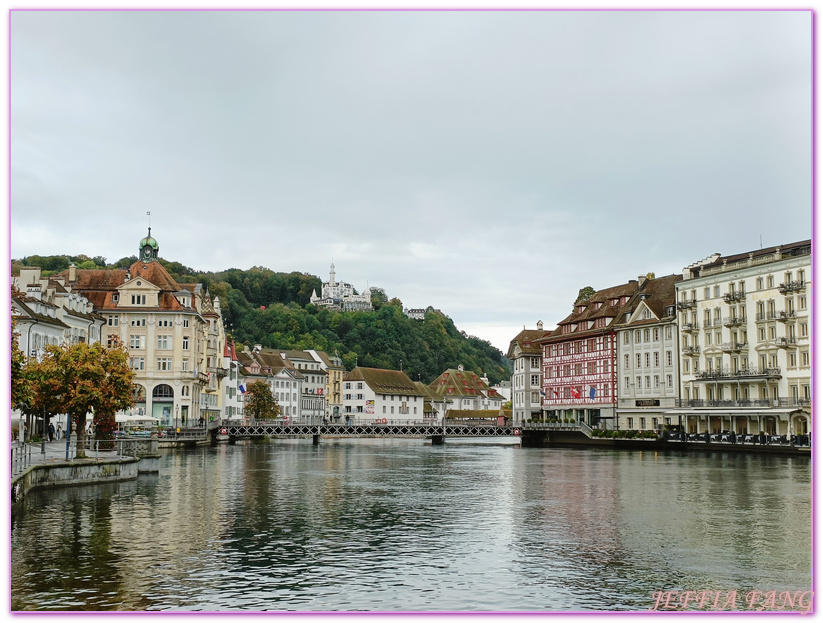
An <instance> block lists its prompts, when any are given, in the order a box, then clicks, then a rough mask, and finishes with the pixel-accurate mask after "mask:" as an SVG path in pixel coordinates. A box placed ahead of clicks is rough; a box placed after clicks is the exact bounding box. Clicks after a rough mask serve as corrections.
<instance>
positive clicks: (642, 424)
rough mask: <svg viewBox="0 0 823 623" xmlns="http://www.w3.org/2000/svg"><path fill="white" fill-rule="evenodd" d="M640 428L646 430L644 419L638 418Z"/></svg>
mask: <svg viewBox="0 0 823 623" xmlns="http://www.w3.org/2000/svg"><path fill="white" fill-rule="evenodd" d="M640 428H646V418H644V417H642V418H640Z"/></svg>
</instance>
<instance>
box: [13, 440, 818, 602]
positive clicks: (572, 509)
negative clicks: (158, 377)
mask: <svg viewBox="0 0 823 623" xmlns="http://www.w3.org/2000/svg"><path fill="white" fill-rule="evenodd" d="M810 509H811V506H810V469H809V461H808V460H805V461H804V460H799V459H796V458H791V457H788V458H787V457H772V456H754V455H752V456H747V455H723V454H706V455H695V454H684V455H679V454H675V453H668V454H664V453H654V452H622V453H621V452H614V451H609V450H603V451H599V450H580V449H562V450H561V449H556V450H542V449H521V448H519V447H512V446H509V447H498V446H457V445H455V446H449V445H448V444H447V445H446V446H443V447H432V446H427V445H424V444H423V443H422V442H418V441H409V440H339V441H335V440H323V442H322V443H321V445H320V446H319V447H313V446H311V444H310V443H307V442H306V441H304V440H295V441H278V442H275V443H272V444H266V445H246V446H219V447H217V448H200V449H197V450H194V451H190V452H176V453H169V454H167V455H165V456H164V458H163V460H162V465H161V471H160V474H159V475H156V476H148V477H146V476H141V477H140V478H138V480H137V481H133V482H129V483H122V484H119V485H118V484H111V485H100V486H94V487H75V488H67V489H58V490H54V491H48V492H40V493H37V494H33V495H31V496H29V497H28V498H27V499H26V500H24V502H23V503H22V506H21V508H19V509H16V510H15V514H14V516H13V518H12V519H13V523H12V548H13V549H12V609H13V610H203V611H212V610H230V609H244V610H317V611H328V610H381V611H396V610H495V611H500V610H584V609H585V610H615V609H645V608H648V607H650V605H651V603H650V601H651V595H652V593H653V592H654V591H658V590H687V589H688V590H694V589H703V590H705V589H725V590H729V589H734V588H736V589H738V590H743V589H747V588H758V589H761V590H762V589H768V590H804V589H807V588H808V586H809V584H810V580H809V577H810V560H811V556H810V545H809V544H810V542H811V536H810V535H811V530H810V513H811V510H810Z"/></svg>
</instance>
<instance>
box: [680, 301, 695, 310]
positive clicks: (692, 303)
mask: <svg viewBox="0 0 823 623" xmlns="http://www.w3.org/2000/svg"><path fill="white" fill-rule="evenodd" d="M692 307H697V299H687V300H685V301H678V303H677V309H691V308H692Z"/></svg>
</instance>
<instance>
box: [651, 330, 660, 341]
mask: <svg viewBox="0 0 823 623" xmlns="http://www.w3.org/2000/svg"><path fill="white" fill-rule="evenodd" d="M652 340H654V341H655V342H657V341H659V340H660V329H653V330H652Z"/></svg>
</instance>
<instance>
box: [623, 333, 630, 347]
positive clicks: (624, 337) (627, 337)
mask: <svg viewBox="0 0 823 623" xmlns="http://www.w3.org/2000/svg"><path fill="white" fill-rule="evenodd" d="M623 343H624V344H628V343H629V332H628V331H626V332H625V333H624V334H623Z"/></svg>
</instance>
